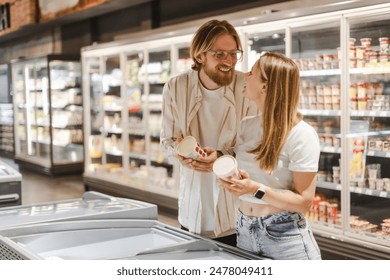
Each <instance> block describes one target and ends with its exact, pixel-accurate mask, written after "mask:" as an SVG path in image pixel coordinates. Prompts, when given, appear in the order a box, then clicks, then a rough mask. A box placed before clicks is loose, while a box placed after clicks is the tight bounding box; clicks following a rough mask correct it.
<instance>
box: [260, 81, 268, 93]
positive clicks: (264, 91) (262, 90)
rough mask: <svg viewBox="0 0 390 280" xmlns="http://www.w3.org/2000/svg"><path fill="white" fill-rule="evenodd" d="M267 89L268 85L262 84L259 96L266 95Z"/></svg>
mask: <svg viewBox="0 0 390 280" xmlns="http://www.w3.org/2000/svg"><path fill="white" fill-rule="evenodd" d="M267 89H268V84H267V83H262V85H261V89H260V92H261V94H264V93H267Z"/></svg>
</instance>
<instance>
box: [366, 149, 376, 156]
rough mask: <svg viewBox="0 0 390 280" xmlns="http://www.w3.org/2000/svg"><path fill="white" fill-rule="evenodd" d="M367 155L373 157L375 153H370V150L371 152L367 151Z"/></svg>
mask: <svg viewBox="0 0 390 280" xmlns="http://www.w3.org/2000/svg"><path fill="white" fill-rule="evenodd" d="M367 155H368V156H373V155H375V151H372V150H371V151H368V152H367Z"/></svg>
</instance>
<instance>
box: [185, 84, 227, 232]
mask: <svg viewBox="0 0 390 280" xmlns="http://www.w3.org/2000/svg"><path fill="white" fill-rule="evenodd" d="M200 89H201V92H202V101H201V106H200V108H199V111H198V113H197V116H196V118H198V120H199V124H200V125H199V139H198V141H199V143H200V144H201V145H202V146H203V147H205V146H209V147H213V148H214V149H215V148H216V147H217V145H218V139H219V135H220V134H221V129H222V125H223V117H224V115H225V111H226V106H221V104H222V105H223V104H226V103H225V102H224V101H223V98H224V90H225V88H224V87H221V88H219V89H216V90H208V89H206V88H205V87H203V86H202V85H201V86H200ZM197 176H198V177H199V182H200V186H201V188H202V191H201V192H200V195H201V197H200V199H201V205H202V206H201V207H202V231H211V232H212V231H214V219H212V218H211V217H214V215H215V213H214V199H213V198H214V194H213V192H214V188H213V186H214V185H215V180H216V178H215V175H214V173H212V172H209V173H205V172H197ZM180 218H181V220H180V222H181V223H182V225H184V226H186V225H187V221H186V220H185V217H180Z"/></svg>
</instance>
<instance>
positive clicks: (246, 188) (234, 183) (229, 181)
mask: <svg viewBox="0 0 390 280" xmlns="http://www.w3.org/2000/svg"><path fill="white" fill-rule="evenodd" d="M239 172H240V176H241V179H236V178H234V177H228V178H226V180H222V179H218V183H219V185H220V186H221V187H223V188H225V189H227V190H228V191H230V192H231V193H232V194H234V195H236V196H240V195H243V194H247V193H249V194H253V193H254V192H255V191H256V190H257V188H258V187H257V186H256V185H257V184H256V182H255V181H253V180H251V179H250V178H249V174H248V172H246V171H245V170H239Z"/></svg>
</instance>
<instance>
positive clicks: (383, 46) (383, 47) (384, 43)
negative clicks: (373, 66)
mask: <svg viewBox="0 0 390 280" xmlns="http://www.w3.org/2000/svg"><path fill="white" fill-rule="evenodd" d="M379 50H380V52H381V53H382V54H386V53H387V54H388V53H389V38H388V37H380V38H379Z"/></svg>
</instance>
